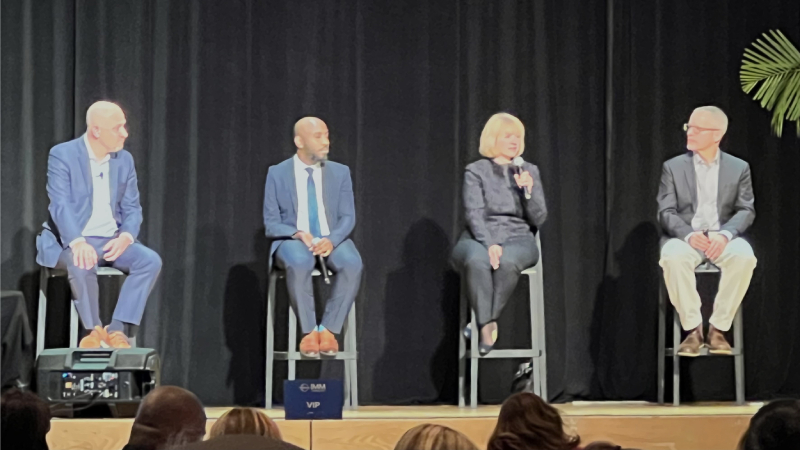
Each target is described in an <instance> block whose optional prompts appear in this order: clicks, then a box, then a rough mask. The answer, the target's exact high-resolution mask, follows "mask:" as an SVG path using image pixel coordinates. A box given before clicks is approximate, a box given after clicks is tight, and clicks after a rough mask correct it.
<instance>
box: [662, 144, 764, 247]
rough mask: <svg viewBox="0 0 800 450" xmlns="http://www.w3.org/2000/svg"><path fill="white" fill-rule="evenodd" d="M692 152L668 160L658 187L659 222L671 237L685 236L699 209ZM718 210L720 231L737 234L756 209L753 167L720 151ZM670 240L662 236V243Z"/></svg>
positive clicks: (750, 220)
mask: <svg viewBox="0 0 800 450" xmlns="http://www.w3.org/2000/svg"><path fill="white" fill-rule="evenodd" d="M692 156H693V154H692V153H691V152H689V153H686V154H683V155H680V156H676V157H674V158H672V159H670V160H668V161H667V162H665V163H664V166H663V169H662V171H661V186H659V188H658V199H657V200H658V223H659V225H661V231H662V233H663V234H664V235H665V236H666V237H667V238H670V237H674V238H678V239H683V238H685V237H686V236H687V235H688V234H689V233H691V232H692V231H694V230H693V229H692V218H693V217H694V214H695V210H696V209H697V183H696V177H695V172H694V162H693V161H692ZM717 212H718V214H719V223H720V231H722V230H726V231H729V232H730V233H731V234H732V235H733V237H734V238H735V237H737V236H739V235H741V234H742V233H744V232H745V231H746V230H747V228H748V227H749V226H750V224H752V223H753V219H755V217H756V210H755V207H754V199H753V182H752V180H751V178H750V166H749V165H748V164H747V162H745V161H744V160H741V159H739V158H737V157H735V156H733V155H730V154H728V153H725V152H723V151H720V156H719V188H718V189H717ZM665 241H666V239H662V244H663V243H664V242H665Z"/></svg>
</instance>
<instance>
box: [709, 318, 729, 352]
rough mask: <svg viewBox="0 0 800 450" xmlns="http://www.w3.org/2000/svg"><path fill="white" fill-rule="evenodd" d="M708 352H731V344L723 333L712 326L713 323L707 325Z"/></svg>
mask: <svg viewBox="0 0 800 450" xmlns="http://www.w3.org/2000/svg"><path fill="white" fill-rule="evenodd" d="M708 352H709V353H713V354H715V355H730V354H733V351H732V350H731V344H728V341H727V340H726V339H725V334H723V333H722V331H719V330H718V329H716V328H714V326H713V325H710V326H709V327H708Z"/></svg>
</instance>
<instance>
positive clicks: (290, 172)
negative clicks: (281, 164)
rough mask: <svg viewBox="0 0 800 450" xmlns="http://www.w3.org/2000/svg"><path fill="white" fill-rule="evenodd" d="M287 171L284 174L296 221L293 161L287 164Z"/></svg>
mask: <svg viewBox="0 0 800 450" xmlns="http://www.w3.org/2000/svg"><path fill="white" fill-rule="evenodd" d="M287 171H288V173H286V174H285V176H286V184H287V188H288V190H289V196H290V197H291V198H292V205H293V206H294V215H295V221H297V215H298V211H299V210H298V209H297V180H296V179H295V175H294V159H290V160H289V164H287Z"/></svg>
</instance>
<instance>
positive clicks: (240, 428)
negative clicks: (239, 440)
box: [210, 408, 282, 440]
mask: <svg viewBox="0 0 800 450" xmlns="http://www.w3.org/2000/svg"><path fill="white" fill-rule="evenodd" d="M228 434H255V435H258V436H265V437H269V438H272V439H277V440H281V439H282V437H281V431H280V430H279V429H278V426H277V425H276V424H275V422H273V421H272V419H270V418H269V417H268V416H267V415H266V414H264V413H263V412H261V411H259V410H257V409H254V408H233V409H232V410H230V411H228V412H226V413H225V414H223V415H222V417H220V418H219V419H217V421H216V423H214V426H213V427H211V433H210V437H211V438H212V439H213V438H215V437H217V436H223V435H228Z"/></svg>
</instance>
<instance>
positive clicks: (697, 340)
mask: <svg viewBox="0 0 800 450" xmlns="http://www.w3.org/2000/svg"><path fill="white" fill-rule="evenodd" d="M702 347H703V326H702V325H700V326H699V327H697V328H695V329H694V330H692V331H691V332H690V333H689V335H688V336H686V339H684V340H683V342H681V346H680V347H678V355H679V356H691V357H694V356H700V349H701V348H702Z"/></svg>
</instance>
